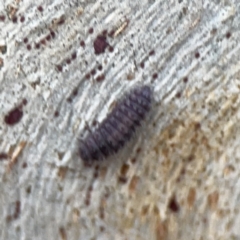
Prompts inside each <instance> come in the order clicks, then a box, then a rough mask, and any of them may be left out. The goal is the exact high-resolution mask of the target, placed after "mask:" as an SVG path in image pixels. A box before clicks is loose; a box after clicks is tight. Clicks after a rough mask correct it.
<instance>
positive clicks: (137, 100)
mask: <svg viewBox="0 0 240 240" xmlns="http://www.w3.org/2000/svg"><path fill="white" fill-rule="evenodd" d="M152 94H153V93H152V90H151V88H150V87H149V86H148V85H143V86H138V87H135V88H133V89H132V90H131V91H130V92H129V93H128V94H126V95H125V96H124V97H123V98H122V100H120V101H119V102H118V103H117V104H116V106H115V107H114V109H113V110H112V112H111V113H110V114H108V116H107V117H106V118H105V119H104V120H103V121H102V122H101V123H100V124H99V126H98V127H97V128H96V130H95V131H93V132H89V134H88V135H87V136H86V137H85V138H84V139H83V140H80V141H79V146H78V152H79V155H80V157H81V158H82V160H83V161H84V162H92V161H98V160H102V159H105V158H107V157H109V156H110V155H112V154H115V153H117V152H118V151H119V150H120V149H122V148H123V147H124V145H125V144H126V143H127V142H128V141H129V140H130V139H131V137H132V136H133V134H134V132H135V131H136V128H137V127H138V126H139V125H140V124H141V122H142V121H143V120H144V119H145V116H146V114H147V113H148V112H149V110H150V108H151V102H152Z"/></svg>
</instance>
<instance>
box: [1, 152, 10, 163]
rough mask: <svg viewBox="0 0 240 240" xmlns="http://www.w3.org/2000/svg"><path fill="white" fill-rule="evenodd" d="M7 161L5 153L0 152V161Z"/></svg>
mask: <svg viewBox="0 0 240 240" xmlns="http://www.w3.org/2000/svg"><path fill="white" fill-rule="evenodd" d="M6 159H8V155H7V153H4V152H1V153H0V161H2V160H6Z"/></svg>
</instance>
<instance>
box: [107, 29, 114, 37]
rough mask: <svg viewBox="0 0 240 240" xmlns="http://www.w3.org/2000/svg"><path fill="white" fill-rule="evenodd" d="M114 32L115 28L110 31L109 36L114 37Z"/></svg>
mask: <svg viewBox="0 0 240 240" xmlns="http://www.w3.org/2000/svg"><path fill="white" fill-rule="evenodd" d="M114 32H115V30H114V29H113V30H111V31H110V32H109V34H108V36H109V37H113V35H114Z"/></svg>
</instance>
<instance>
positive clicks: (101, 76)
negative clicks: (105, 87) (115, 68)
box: [96, 74, 105, 82]
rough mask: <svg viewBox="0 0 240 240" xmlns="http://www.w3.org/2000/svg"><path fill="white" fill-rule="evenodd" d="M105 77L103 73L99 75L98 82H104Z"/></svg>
mask: <svg viewBox="0 0 240 240" xmlns="http://www.w3.org/2000/svg"><path fill="white" fill-rule="evenodd" d="M104 79H105V76H104V75H103V74H101V75H99V76H97V78H96V81H97V82H102V81H103V80H104Z"/></svg>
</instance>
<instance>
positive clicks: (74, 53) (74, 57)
mask: <svg viewBox="0 0 240 240" xmlns="http://www.w3.org/2000/svg"><path fill="white" fill-rule="evenodd" d="M76 58H77V53H76V52H73V53H72V60H74V59H76Z"/></svg>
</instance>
